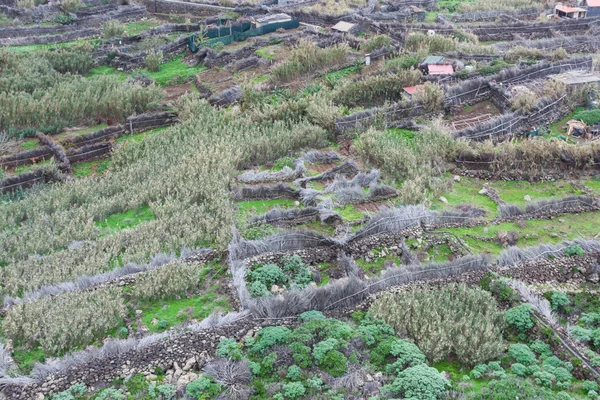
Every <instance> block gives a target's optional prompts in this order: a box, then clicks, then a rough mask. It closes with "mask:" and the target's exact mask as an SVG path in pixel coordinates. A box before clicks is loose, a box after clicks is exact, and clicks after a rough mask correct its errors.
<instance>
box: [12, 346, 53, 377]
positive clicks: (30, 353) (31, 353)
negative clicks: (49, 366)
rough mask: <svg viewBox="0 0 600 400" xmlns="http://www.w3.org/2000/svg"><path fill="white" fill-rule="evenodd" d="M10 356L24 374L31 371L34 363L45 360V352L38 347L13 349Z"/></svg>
mask: <svg viewBox="0 0 600 400" xmlns="http://www.w3.org/2000/svg"><path fill="white" fill-rule="evenodd" d="M12 357H13V360H14V361H15V363H16V364H17V366H18V367H19V370H20V371H21V373H22V374H24V375H27V374H29V373H30V372H31V370H32V369H33V366H34V365H35V363H38V362H44V361H46V353H44V350H42V349H39V348H38V349H33V350H24V349H15V351H14V353H13V355H12Z"/></svg>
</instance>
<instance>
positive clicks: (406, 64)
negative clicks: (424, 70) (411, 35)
mask: <svg viewBox="0 0 600 400" xmlns="http://www.w3.org/2000/svg"><path fill="white" fill-rule="evenodd" d="M425 56H426V53H424V52H421V53H409V54H402V55H400V56H398V57H395V58H392V59H390V60H387V61H386V62H385V65H384V67H383V69H384V70H387V71H392V72H397V71H400V70H403V69H410V68H417V67H418V66H419V63H420V62H421V60H422V59H423V58H424V57H425Z"/></svg>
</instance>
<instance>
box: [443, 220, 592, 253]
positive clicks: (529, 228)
mask: <svg viewBox="0 0 600 400" xmlns="http://www.w3.org/2000/svg"><path fill="white" fill-rule="evenodd" d="M560 220H562V221H564V222H560ZM486 229H487V232H486ZM443 230H444V231H447V232H451V233H454V234H455V235H457V236H458V237H460V238H461V240H462V241H463V242H464V243H465V244H466V245H467V246H468V247H469V248H470V249H471V251H472V252H474V253H483V252H488V253H490V254H494V255H498V254H500V252H502V250H504V249H506V248H505V247H503V246H501V245H499V244H496V243H493V242H487V241H482V240H478V239H473V238H470V237H468V236H466V235H467V234H471V235H475V236H481V237H489V238H495V237H498V234H499V233H500V232H517V234H518V240H517V246H519V247H530V246H538V245H540V244H544V243H551V244H556V243H560V242H562V241H563V240H573V239H575V238H591V237H594V236H596V235H597V234H598V233H600V213H596V212H588V213H581V214H577V215H576V214H568V215H563V216H561V217H559V218H556V219H553V220H528V221H523V222H505V223H501V224H494V225H488V226H475V227H470V228H447V229H443Z"/></svg>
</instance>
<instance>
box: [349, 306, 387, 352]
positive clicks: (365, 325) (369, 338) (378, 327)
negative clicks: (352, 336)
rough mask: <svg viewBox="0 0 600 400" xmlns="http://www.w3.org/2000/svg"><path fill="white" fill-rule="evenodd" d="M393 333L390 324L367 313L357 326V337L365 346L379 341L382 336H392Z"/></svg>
mask: <svg viewBox="0 0 600 400" xmlns="http://www.w3.org/2000/svg"><path fill="white" fill-rule="evenodd" d="M394 333H395V332H394V329H393V328H392V327H391V326H389V325H388V324H386V323H385V322H384V321H382V320H380V319H377V318H373V317H372V316H371V315H369V314H367V316H366V317H365V318H363V319H362V321H360V325H359V326H358V337H360V338H361V339H362V341H363V342H364V343H365V344H366V345H367V346H372V345H374V344H375V343H379V342H381V341H382V340H383V338H384V337H386V336H392V335H394ZM390 350H391V348H390Z"/></svg>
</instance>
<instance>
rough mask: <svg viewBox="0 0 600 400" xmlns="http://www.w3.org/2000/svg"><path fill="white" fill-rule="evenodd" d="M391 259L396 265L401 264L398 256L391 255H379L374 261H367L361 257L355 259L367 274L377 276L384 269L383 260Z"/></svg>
mask: <svg viewBox="0 0 600 400" xmlns="http://www.w3.org/2000/svg"><path fill="white" fill-rule="evenodd" d="M390 260H391V261H393V262H394V263H395V264H396V265H401V264H402V261H401V260H400V259H399V258H398V257H394V256H391V255H387V256H385V257H380V258H378V259H377V260H375V261H371V262H367V261H365V260H364V259H362V258H359V259H358V260H356V263H357V264H358V266H359V267H360V268H361V269H362V270H363V271H365V273H366V274H367V275H369V276H378V275H379V274H381V271H383V270H385V269H386V268H385V262H386V261H390Z"/></svg>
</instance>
